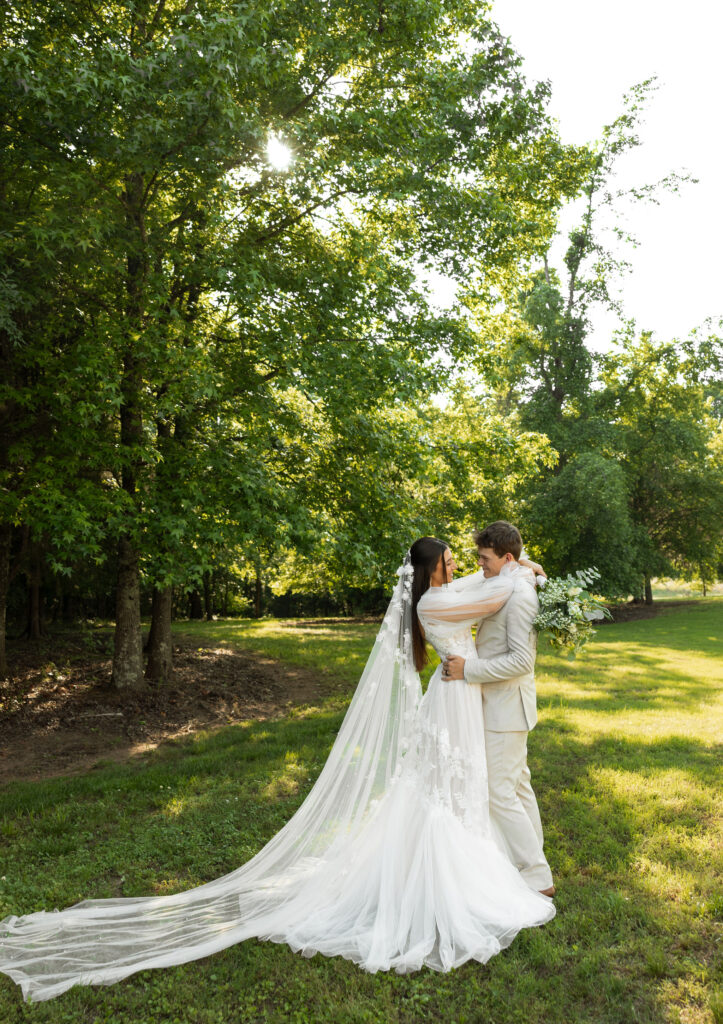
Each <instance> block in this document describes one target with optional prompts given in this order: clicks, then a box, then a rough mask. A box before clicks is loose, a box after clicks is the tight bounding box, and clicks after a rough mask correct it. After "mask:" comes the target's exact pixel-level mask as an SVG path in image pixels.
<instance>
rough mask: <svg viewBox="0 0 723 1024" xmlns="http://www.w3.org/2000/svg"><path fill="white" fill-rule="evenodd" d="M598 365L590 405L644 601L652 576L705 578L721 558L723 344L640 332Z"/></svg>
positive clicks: (715, 340)
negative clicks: (605, 430)
mask: <svg viewBox="0 0 723 1024" xmlns="http://www.w3.org/2000/svg"><path fill="white" fill-rule="evenodd" d="M602 364H603V372H602V375H601V380H602V383H603V384H604V390H601V391H600V392H599V394H598V396H597V401H598V403H599V405H600V407H601V410H602V411H603V413H604V415H605V416H606V418H607V419H608V421H609V422H610V423H611V424H612V425H613V427H614V431H615V435H614V436H615V448H616V458H617V460H618V462H619V465H620V467H621V469H622V471H623V473H624V474H625V478H626V482H627V490H628V493H629V507H630V518H631V520H632V522H633V524H634V526H635V528H636V531H637V543H636V545H635V549H634V550H635V557H634V558H633V559H632V564H633V566H634V568H635V570H636V572H637V573H638V578H639V579H640V578H641V577H642V580H643V582H644V590H645V600H646V602H647V603H648V604H650V603H652V599H653V598H652V590H651V585H650V580H651V576H653V575H655V574H660V573H662V572H665V571H666V569H669V568H670V567H671V565H672V566H675V567H676V568H677V569H678V570H684V571H685V570H687V571H688V572H690V571H691V569H692V568H693V567H699V568H700V569H701V575H702V576H703V578H706V577H707V578H709V579H710V578H711V577H712V575H713V573H714V571H716V570H717V567H718V564H719V561H720V550H721V541H722V539H723V538H722V535H721V523H722V522H723V464H722V463H721V458H720V433H721V418H720V403H719V401H718V403H716V401H715V399H716V396H717V397H718V399H719V396H720V380H721V370H722V369H723V348H722V347H721V343H720V339H719V338H717V337H716V336H709V337H707V338H704V339H701V340H697V339H695V338H693V339H691V340H689V341H687V342H684V343H682V344H674V343H667V344H662V343H656V342H655V341H654V340H653V338H652V337H651V335H650V334H643V335H642V337H641V338H640V339H634V338H632V337H630V336H628V337H623V338H621V339H620V345H619V348H618V350H617V351H615V352H613V353H610V354H609V355H607V356H605V357H603V359H602ZM716 404H718V409H717V410H716Z"/></svg>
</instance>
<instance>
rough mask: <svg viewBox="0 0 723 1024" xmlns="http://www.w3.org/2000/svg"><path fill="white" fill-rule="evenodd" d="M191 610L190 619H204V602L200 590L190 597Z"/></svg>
mask: <svg viewBox="0 0 723 1024" xmlns="http://www.w3.org/2000/svg"><path fill="white" fill-rule="evenodd" d="M188 598H189V602H190V608H189V612H188V617H189V619H202V618H203V602H202V601H201V594H200V592H199V591H198V590H192V591H191V593H190V594H189V595H188Z"/></svg>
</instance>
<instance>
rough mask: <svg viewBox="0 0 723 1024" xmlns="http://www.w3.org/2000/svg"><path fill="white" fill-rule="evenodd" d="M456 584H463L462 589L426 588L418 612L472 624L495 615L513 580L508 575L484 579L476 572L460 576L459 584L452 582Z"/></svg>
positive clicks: (444, 620) (426, 616)
mask: <svg viewBox="0 0 723 1024" xmlns="http://www.w3.org/2000/svg"><path fill="white" fill-rule="evenodd" d="M457 582H461V583H464V586H463V587H462V588H455V587H454V584H449V585H448V586H444V587H430V588H429V590H427V591H426V592H425V593H424V594H423V595H422V597H421V599H420V602H419V610H420V611H423V613H424V616H425V618H428V619H435V620H437V621H438V622H453V623H459V624H463V623H464V624H469V625H472V623H474V622H477V621H478V620H479V619H483V618H485V617H486V616H488V615H494V613H495V612H498V611H499V610H500V608H501V607H502V605H503V604H504V603H505V602H506V601H507V600H508V598H509V596H510V594H511V593H512V590H513V588H514V581H513V578H512V577H511V576H510V575H509V574H507V575H505V576H491V577H489V578H488V579H486V578H485V577H484V575H483V574H482V573H481V572H479V573H474V575H473V576H466V577H464V580H462V581H457V580H455V583H457Z"/></svg>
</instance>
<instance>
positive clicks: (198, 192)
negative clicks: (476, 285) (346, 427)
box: [0, 0, 564, 688]
mask: <svg viewBox="0 0 723 1024" xmlns="http://www.w3.org/2000/svg"><path fill="white" fill-rule="evenodd" d="M330 18H331V19H332V20H331V21H330ZM2 33H3V39H2V42H3V49H2V56H1V57H0V60H1V61H2V65H1V66H2V84H1V86H0V88H2V97H3V100H5V101H6V104H5V109H6V110H7V116H6V118H5V121H4V126H3V133H4V141H5V146H6V149H7V150H8V151H9V152H11V153H12V161H11V163H10V168H11V171H12V170H13V169H14V168H23V171H22V173H19V174H18V175H17V177H15V176H13V175H12V173H10V174H6V176H5V178H4V180H3V189H4V193H5V195H6V197H7V198H8V203H7V205H6V206H5V207H4V209H5V214H4V216H3V223H2V224H1V225H0V227H1V229H2V230H1V231H0V239H2V245H3V248H4V253H3V255H4V257H5V265H6V266H7V267H8V276H7V278H6V280H5V285H4V287H5V288H6V291H7V292H8V293H10V294H13V295H18V296H19V298H18V301H17V302H16V303H15V305H14V306H13V308H12V309H11V313H10V317H9V320H8V322H7V323H5V324H4V325H3V327H2V329H3V330H4V332H5V335H4V340H3V353H4V354H7V356H8V359H9V363H10V366H11V375H10V380H11V382H12V383H11V387H12V388H13V389H14V393H13V395H12V396H11V397H10V399H9V401H10V405H11V407H12V410H13V411H12V414H11V417H10V418H11V419H12V420H13V431H14V436H16V437H17V439H18V442H17V444H18V446H19V448H23V450H24V452H25V457H24V458H23V459H22V460H18V459H17V458H16V456H17V451H16V450H14V452H13V453H11V456H10V458H9V459H8V462H7V464H6V466H5V467H4V469H3V472H4V479H5V481H6V482H7V483H8V484H9V489H10V490H11V492H12V495H13V496H12V499H11V500H10V501H9V502H8V508H7V510H6V511H4V514H3V521H4V523H5V524H8V523H9V522H13V521H15V522H17V521H18V516H19V515H20V514H21V513H20V511H19V510H20V509H24V510H25V511H24V512H23V513H22V514H23V515H33V517H34V518H33V526H34V528H36V529H39V530H41V531H44V532H45V533H47V535H48V536H49V537H50V538H51V541H52V544H54V545H55V548H56V550H58V549H59V551H58V555H57V558H58V561H57V565H58V567H59V568H60V569H63V570H67V569H68V567H69V564H70V563H71V562H72V561H73V560H74V559H73V558H70V557H69V556H68V554H67V551H65V553H64V551H63V549H64V548H67V547H69V548H72V549H73V555H74V557H75V556H77V554H78V547H77V544H78V538H81V539H82V538H83V537H85V536H86V535H87V538H86V540H85V543H87V545H88V553H89V554H90V556H91V557H95V556H96V555H98V552H99V551H100V547H101V545H100V540H101V539H102V538H107V539H109V540H112V541H113V543H114V544H115V545H116V551H117V566H118V580H117V587H116V637H115V653H114V661H113V681H114V684H115V685H116V686H117V687H119V688H126V687H131V686H138V685H141V684H142V679H143V661H142V651H141V639H140V587H141V581H142V572H145V573H147V575H148V578H149V579H150V580H152V581H153V583H154V585H155V587H156V591H157V593H158V595H159V601H158V602H157V607H158V609H159V611H158V616H159V622H161V624H162V626H163V628H162V629H161V630H160V631H157V632H156V636H155V637H154V639H153V644H152V648H151V649H152V651H153V650H154V648H155V645H156V644H157V643H161V644H163V643H165V639H164V637H165V638H166V639H167V628H166V627H167V621H168V601H167V600H160V595H162V594H164V593H165V594H166V595H167V590H168V587H169V586H170V585H171V584H172V583H179V584H181V581H182V579H184V576H185V581H186V582H187V581H188V579H189V578H193V577H194V575H196V576H197V574H198V572H199V571H201V572H202V571H205V568H207V566H208V564H209V559H210V557H211V554H210V553H211V552H212V551H213V548H214V545H215V546H218V545H219V544H221V543H225V541H226V537H227V530H226V527H228V530H236V531H238V533H237V536H244V526H243V522H244V521H245V522H249V521H250V520H251V518H252V515H251V513H252V512H253V510H254V509H255V508H256V507H257V505H256V502H255V500H252V501H249V503H248V506H247V508H246V509H245V512H244V515H243V516H241V517H239V519H238V521H236V520H235V518H234V516H232V515H230V514H229V510H230V508H231V504H230V502H229V495H233V486H234V480H236V481H238V480H241V481H242V483H241V484H240V485H239V487H238V491H237V495H236V496H237V497H238V494H239V493H243V494H244V496H245V497H248V495H249V494H250V493H252V492H254V488H255V486H256V484H257V483H258V476H259V474H260V476H261V478H262V480H263V481H264V483H263V486H262V493H266V491H265V488H266V483H268V482H269V481H272V483H269V487H270V488H271V492H273V493H274V494H275V495H276V497H275V498H274V499H273V500H272V501H271V504H272V505H273V501H275V500H277V499H278V498H279V496H280V495H281V494H282V493H283V491H284V487H281V489H280V490H279V489H278V488H277V486H276V484H275V483H273V481H274V480H275V474H274V472H273V471H271V472H270V473H267V471H266V469H267V467H268V460H265V461H264V460H261V463H260V467H259V466H258V465H257V463H256V462H255V461H253V460H255V459H256V457H257V455H258V453H259V451H260V450H261V449H262V448H263V445H264V443H265V442H264V438H266V439H267V440H268V439H269V438H270V437H271V436H272V435H273V422H274V419H275V417H277V416H279V415H281V416H283V414H284V413H283V409H282V410H281V411H280V412H277V411H276V410H275V409H273V410H272V413H271V415H269V410H270V408H272V406H273V399H274V397H275V395H276V393H277V392H276V391H272V390H270V388H269V385H270V383H271V381H272V380H273V381H276V382H277V385H278V393H281V394H283V393H284V391H285V389H288V388H290V387H291V388H293V387H300V388H301V389H302V390H304V391H305V392H307V393H309V394H310V395H311V396H312V398H313V399H314V400H315V401H318V400H319V396H320V395H323V400H324V402H325V404H326V405H327V406H328V415H329V417H330V418H331V419H332V420H333V421H334V422H335V423H337V424H341V423H343V419H344V417H343V410H344V408H348V407H349V403H355V404H357V405H358V404H359V403H364V402H371V403H374V402H375V401H377V400H378V399H379V398H380V396H383V395H385V394H388V393H389V391H390V389H391V390H393V391H396V392H398V393H399V394H400V395H408V394H410V393H411V392H412V391H413V390H414V388H415V386H419V382H420V381H421V380H423V379H424V377H425V375H428V370H429V364H430V361H431V358H432V353H433V352H434V351H436V350H437V349H438V347H439V342H440V338H441V337H442V335H441V331H440V324H439V323H438V322H435V320H434V318H433V317H431V316H430V315H429V314H428V312H427V310H426V306H425V302H424V297H423V296H422V295H421V293H419V292H418V291H416V290H415V289H413V288H410V287H409V284H410V281H411V280H412V268H413V265H414V261H415V260H422V261H428V262H438V263H440V264H441V265H443V266H444V268H445V269H447V270H448V271H450V272H454V273H458V274H463V273H465V268H466V267H467V266H468V265H469V263H470V260H471V259H472V257H473V256H475V257H476V256H478V255H479V252H480V250H482V251H484V252H485V253H486V254H487V256H488V259H489V262H490V264H491V265H497V266H502V265H505V264H508V263H510V262H511V261H514V260H515V259H517V258H518V257H519V255H520V253H523V252H526V251H527V250H528V249H529V247H530V245H533V244H535V240H536V239H537V237H538V235H539V233H540V231H544V230H546V226H547V224H548V223H549V210H550V206H551V205H553V206H554V205H555V203H557V202H559V195H558V193H557V192H556V191H555V190H554V189H552V190H551V189H550V188H549V187H548V185H547V177H548V176H549V173H550V170H551V169H552V168H554V167H556V166H557V164H558V163H559V158H560V157H561V156H563V155H564V151H563V150H562V149H561V147H560V146H559V144H558V142H557V140H556V138H555V137H554V135H553V134H552V132H551V131H550V129H549V127H548V125H547V121H546V115H545V101H546V90H545V88H543V87H537V88H535V89H532V90H529V89H527V88H526V87H525V85H524V82H523V80H522V79H521V77H520V73H519V59H518V58H517V57H516V55H515V54H514V53H513V51H512V50H511V49H510V48H509V47H508V46H507V45H506V44H505V42H504V41H503V40H502V38H501V37H500V35H499V33H498V32H497V31H496V29H495V28H494V26H493V25H492V24H491V23H490V22H489V21H488V20H487V18H486V17H485V15H484V13H480V11H479V9H478V8H477V7H476V5H474V4H472V3H469V2H466V0H448V2H445V3H442V2H437V3H429V2H428V0H425V2H424V3H422V2H419V3H416V4H412V5H410V4H409V3H406V2H405V3H401V0H400V2H395V3H391V4H385V5H384V7H383V8H380V7H379V5H378V3H377V2H371V0H369V2H364V3H361V4H360V3H357V2H355V3H354V4H348V3H341V4H337V5H336V6H335V7H334V9H333V11H330V10H329V8H328V5H326V4H321V3H319V4H318V5H312V7H311V8H309V5H308V4H301V3H298V2H288V3H286V4H284V5H282V6H281V7H280V6H279V5H278V4H273V5H272V4H266V5H264V4H261V5H256V7H255V8H254V10H253V11H251V10H249V9H246V8H233V9H229V8H228V7H227V5H225V4H222V3H221V2H220V0H196V2H195V3H193V4H180V3H173V4H169V3H165V2H163V0H157V2H153V3H151V2H150V0H147V2H143V0H141V2H138V3H133V4H125V3H120V2H107V3H102V4H100V5H95V6H94V7H92V8H88V9H86V8H79V7H78V5H77V4H74V3H68V2H62V0H61V2H60V3H53V4H50V3H47V2H41V3H40V4H37V3H33V4H30V3H29V0H13V2H11V4H10V6H9V8H8V9H7V10H6V14H5V17H4V21H3V23H2ZM274 132H276V133H280V134H282V135H283V137H284V138H285V139H286V140H287V141H288V143H289V145H290V146H291V148H292V150H293V153H294V160H293V163H292V165H291V170H290V171H289V173H287V174H283V175H282V174H279V173H276V172H274V171H273V170H272V169H271V168H270V167H269V166H268V163H267V161H266V158H265V148H266V143H267V140H268V138H269V135H270V134H271V133H274ZM27 168H30V170H27ZM381 235H383V237H384V239H385V244H384V245H382V246H377V248H376V249H375V250H374V251H372V248H371V245H370V240H373V241H376V240H378V238H379V237H380V236H381ZM337 251H338V252H340V253H341V256H338V255H337ZM36 253H37V254H40V265H41V266H44V272H43V274H42V275H37V274H36V273H35V269H36V267H35V263H34V260H35V255H36ZM310 268H313V271H312V272H311V273H309V274H308V275H307V277H306V279H304V271H309V269H310ZM344 275H346V276H344ZM48 280H50V281H54V282H56V288H54V289H51V290H50V294H48V292H47V290H46V282H47V281H48ZM280 283H281V284H282V288H279V284H280ZM405 292H406V293H405ZM393 299H394V300H396V301H395V302H394V306H393V308H392V300H393ZM363 303H368V305H364V304H363ZM46 314H47V315H46ZM355 320H356V324H354V321H355ZM41 321H42V323H43V328H42V329H40V327H39V326H38V324H39V323H40V322H41ZM58 325H61V327H60V336H61V337H62V339H63V341H62V345H61V346H60V351H59V350H58V346H57V345H56V344H55V342H54V340H53V339H55V338H57V337H58ZM352 326H355V329H353V330H352ZM445 326H446V327H447V328H450V327H455V325H454V324H451V323H449V322H445ZM360 329H361V330H360ZM362 332H363V333H362ZM446 333H447V335H448V336H450V335H451V336H450V341H449V344H450V345H452V344H455V343H459V344H462V343H463V338H464V332H463V331H460V330H453V331H451V332H450V331H449V330H448V331H447V332H446ZM36 346H37V351H35V347H36ZM26 364H28V365H31V366H33V367H35V368H38V370H39V372H40V373H41V374H42V376H43V379H44V380H46V381H48V382H51V381H57V380H58V374H57V370H58V364H60V368H61V369H62V368H63V367H66V370H65V376H62V374H61V378H60V379H61V380H62V383H63V385H66V386H67V385H69V388H68V390H67V391H58V394H57V401H58V403H60V405H62V404H63V403H65V405H66V408H67V410H68V415H67V417H66V420H65V421H63V419H62V417H60V416H58V417H56V419H55V424H56V429H57V425H58V424H62V429H61V430H60V431H59V433H58V436H57V451H55V449H54V454H52V455H51V456H49V457H48V463H47V464H48V466H49V467H51V472H53V473H56V476H57V479H58V480H61V481H62V480H64V479H71V480H72V479H73V476H74V470H73V467H74V466H75V465H76V464H77V463H78V462H84V460H87V463H88V468H86V467H85V466H84V479H85V480H87V482H88V493H87V495H86V498H85V500H84V501H83V502H82V503H78V504H74V500H68V499H67V495H68V493H70V494H72V495H73V499H74V497H75V489H74V488H70V489H68V488H65V487H63V486H61V487H60V488H59V492H61V493H63V494H64V495H65V496H66V500H65V502H64V503H60V508H61V509H62V514H58V515H57V516H56V517H55V518H53V517H52V516H50V517H48V518H43V517H41V516H40V510H39V507H38V506H39V503H38V502H37V501H35V503H34V504H33V498H32V495H33V493H34V491H33V486H34V484H33V473H34V472H35V469H34V466H35V463H36V462H37V460H38V457H39V456H38V454H37V449H33V451H31V448H32V445H31V444H30V441H29V440H28V439H29V438H32V437H33V436H36V426H37V425H36V419H37V416H36V412H35V411H34V410H33V407H32V405H31V403H30V401H29V399H28V393H29V392H30V391H31V390H32V389H33V387H34V381H33V380H32V379H31V378H32V374H30V375H26V374H25V373H24V370H23V368H24V367H25V365H26ZM71 366H74V367H76V368H77V370H78V375H79V381H78V382H76V383H72V384H71V382H70V380H69V376H68V369H67V368H69V367H71ZM234 403H235V404H236V406H238V405H239V404H243V406H244V407H245V412H246V415H245V417H243V418H242V419H243V421H244V429H246V427H247V425H248V424H249V423H251V424H252V425H253V428H252V429H251V431H250V434H249V433H243V434H242V435H241V439H240V440H239V439H238V435H237V433H236V429H237V427H236V424H237V422H238V419H239V417H238V416H236V418H235V419H234V418H233V417H231V416H230V415H229V414H228V407H229V405H232V404H234ZM38 415H39V413H38ZM234 439H235V440H234ZM227 442H229V443H231V442H233V451H234V455H235V456H236V457H237V459H238V461H230V462H229V464H228V465H227V467H226V468H225V470H224V471H223V479H220V478H219V480H218V481H217V482H218V486H215V485H214V486H210V485H209V486H208V487H207V488H206V489H205V490H204V500H205V501H206V502H209V501H211V498H213V502H212V504H211V505H209V504H206V505H205V506H204V509H203V511H204V516H205V525H206V529H205V530H204V531H203V534H204V536H203V542H202V541H201V537H200V534H201V531H200V530H197V531H194V526H193V523H194V522H197V521H198V502H197V501H196V500H194V498H193V496H191V497H190V498H189V497H188V496H185V498H183V499H182V498H181V497H180V496H179V495H178V494H177V493H176V494H175V496H174V493H173V492H174V487H173V486H172V485H171V477H170V475H169V473H167V472H166V471H165V470H164V469H163V468H162V466H163V464H164V463H165V464H166V465H168V466H170V465H175V466H183V467H184V468H185V469H186V471H187V472H188V474H189V476H188V479H189V481H190V482H191V484H192V485H193V486H200V482H201V481H202V480H203V479H204V472H206V473H208V471H209V465H210V466H211V467H212V471H214V470H217V469H218V467H219V463H220V460H218V459H216V460H214V459H211V462H210V463H209V459H208V454H209V451H211V450H212V449H214V450H215V451H218V450H219V445H221V444H224V443H227ZM70 451H72V452H73V453H74V455H73V458H69V459H66V456H67V453H68V452H70ZM63 460H65V461H63ZM249 460H251V461H249ZM59 461H63V467H62V468H63V472H62V473H61V472H58V470H59V468H60V467H59V466H58V465H57V463H58V462H59ZM66 472H67V477H65V476H64V475H63V473H66ZM292 490H293V488H292ZM254 493H255V492H254ZM161 496H163V500H161ZM31 506H32V509H31ZM236 507H237V506H236ZM268 517H269V513H268V509H267V510H266V518H267V519H268ZM76 520H77V521H78V522H77V529H75V528H73V529H71V528H70V527H69V525H68V524H69V523H71V524H72V523H73V522H74V521H76ZM154 523H155V524H156V527H157V529H155V528H154V525H153V524H154ZM169 524H170V525H169ZM174 524H175V533H174V530H173V529H172V528H170V527H171V526H173V525H174ZM219 524H226V525H225V526H224V528H223V529H221V528H220V527H219ZM159 530H160V531H161V532H162V533H163V540H162V541H160V540H159V536H158V532H159ZM190 535H193V536H194V537H195V541H196V543H194V544H192V545H191V546H190V550H192V551H195V552H196V554H197V557H196V556H194V557H193V558H190V559H189V560H186V559H184V560H183V561H182V562H181V564H180V565H178V564H177V560H176V556H177V553H178V550H179V546H180V542H181V540H182V539H184V538H185V539H188V537H189V536H190ZM60 537H62V538H64V539H66V540H67V544H61V545H58V543H57V541H58V538H60ZM5 547H6V546H5V545H4V544H3V545H0V550H2V551H4V550H5ZM189 563H191V564H189ZM172 565H177V571H176V569H174V571H173V572H170V569H169V567H170V566H172ZM5 575H6V574H5V573H4V571H0V582H2V580H3V579H4V578H5ZM155 622H156V618H155V616H154V623H155ZM159 637H160V639H159ZM161 661H163V659H161ZM167 670H168V664H167V661H166V662H165V666H164V664H161V666H160V668H159V669H156V668H153V672H154V674H158V672H160V673H161V674H163V673H164V672H167Z"/></svg>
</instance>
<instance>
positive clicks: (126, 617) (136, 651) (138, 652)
mask: <svg viewBox="0 0 723 1024" xmlns="http://www.w3.org/2000/svg"><path fill="white" fill-rule="evenodd" d="M115 607H116V611H115V642H114V648H113V675H112V680H111V681H112V685H113V686H114V687H115V688H116V689H117V690H128V689H132V688H140V687H142V686H143V685H144V681H143V643H142V638H141V588H140V581H139V577H138V551H137V550H136V549H135V547H134V546H133V544H132V543H131V541H130V540H129V539H128V537H121V539H120V541H119V542H118V588H117V591H116V606H115Z"/></svg>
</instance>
